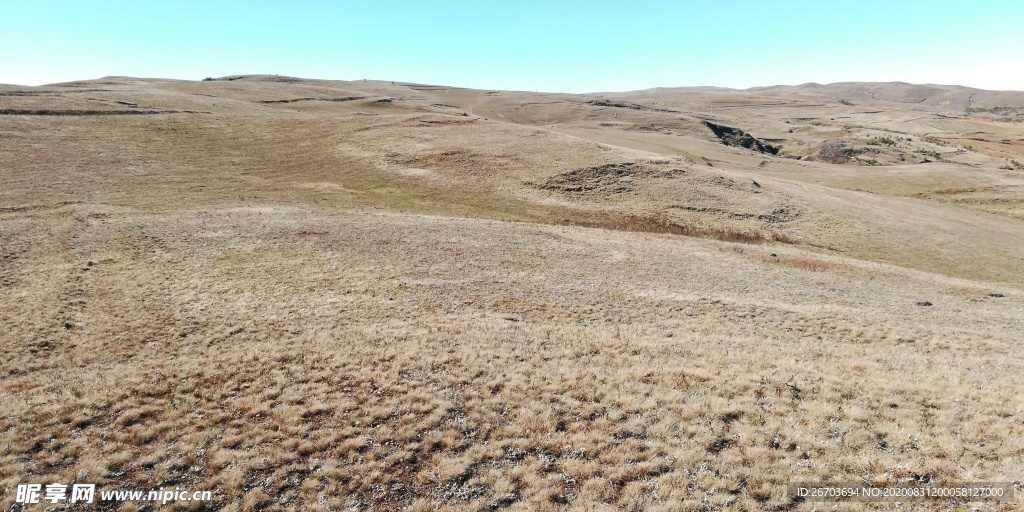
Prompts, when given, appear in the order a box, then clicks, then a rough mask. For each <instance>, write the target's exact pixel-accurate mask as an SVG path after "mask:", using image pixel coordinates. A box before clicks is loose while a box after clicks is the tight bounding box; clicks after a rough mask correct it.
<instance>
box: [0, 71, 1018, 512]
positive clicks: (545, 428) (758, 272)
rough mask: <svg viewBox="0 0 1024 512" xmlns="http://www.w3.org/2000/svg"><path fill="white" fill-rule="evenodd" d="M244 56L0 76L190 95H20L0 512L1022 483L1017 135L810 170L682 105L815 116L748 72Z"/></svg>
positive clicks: (482, 501)
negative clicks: (271, 72)
mask: <svg viewBox="0 0 1024 512" xmlns="http://www.w3.org/2000/svg"><path fill="white" fill-rule="evenodd" d="M230 81H231V83H226V82H217V83H205V82H203V81H197V82H185V81H145V80H140V81H136V80H120V79H105V81H104V82H103V84H102V87H100V86H95V87H94V86H92V85H89V83H80V84H76V85H75V86H66V87H64V86H53V87H42V88H33V89H31V90H25V89H9V90H8V89H5V88H4V87H3V86H0V108H9V109H14V110H17V111H22V110H43V109H47V110H76V111H83V112H84V111H89V110H96V111H100V110H103V111H114V110H124V109H127V108H131V107H127V105H126V104H137V105H140V106H145V108H147V109H148V108H150V107H149V106H150V105H153V106H154V107H153V108H154V109H156V108H159V109H174V110H175V111H177V113H174V114H168V113H163V112H161V113H157V114H152V115H145V116H129V115H100V114H83V115H76V116H56V115H50V116H39V115H34V116H27V115H8V116H3V117H2V118H0V121H2V122H3V126H2V127H0V177H2V178H3V179H4V182H5V183H7V184H9V185H10V186H5V187H0V325H3V329H2V331H0V350H2V351H3V352H2V355H3V358H2V359H0V375H3V378H2V379H0V396H2V397H3V399H2V400H0V415H2V417H3V418H4V420H3V422H2V428H0V446H3V447H4V451H3V453H0V489H4V490H3V491H0V508H3V509H5V510H7V509H13V510H20V509H19V508H18V506H16V505H15V504H14V503H13V499H14V496H13V493H12V490H13V489H15V488H16V486H17V485H18V484H22V483H44V484H45V483H50V482H65V483H67V482H89V483H96V484H98V486H99V487H100V488H105V489H118V488H133V489H153V488H159V487H173V486H180V487H182V488H185V487H188V488H194V489H200V490H212V491H213V492H214V494H215V502H214V503H213V504H207V505H206V506H207V507H208V508H210V509H225V510H349V509H358V510H403V509H404V510H424V511H425V510H442V511H443V510H448V511H456V510H562V509H573V510H701V511H729V510H801V509H802V508H806V507H805V505H806V504H804V503H800V502H799V501H797V500H793V499H792V498H791V497H789V496H787V494H786V484H787V483H789V482H792V481H812V480H832V481H835V480H851V481H858V482H862V481H863V482H873V483H877V484H879V485H886V484H894V483H901V482H907V481H912V480H913V481H944V480H950V481H956V480H966V481H1011V482H1013V481H1020V480H1022V479H1024V472H1022V469H1021V468H1022V467H1024V465H1022V464H1021V462H1022V459H1021V457H1022V455H1024V441H1022V439H1024V435H1022V434H1024V423H1022V421H1021V420H1022V417H1021V411H1020V406H1019V397H1020V396H1021V395H1022V393H1024V383H1022V382H1021V379H1019V377H1018V376H1019V375H1021V374H1022V373H1024V361H1022V360H1021V358H1020V357H1018V356H1016V354H1017V353H1018V352H1019V343H1020V333H1021V330H1022V328H1024V324H1022V323H1021V322H1022V320H1021V315H1020V312H1021V311H1022V310H1024V294H1022V293H1021V287H1022V286H1024V277H1022V276H1024V274H1022V273H1021V272H1020V268H1019V267H1020V261H1021V258H1022V257H1024V253H1022V251H1024V233H1022V231H1021V230H1020V226H1019V224H1020V220H1019V219H1018V218H1016V217H1014V216H1013V215H1014V212H1016V211H1018V209H1019V207H1020V204H1021V202H1020V197H1019V195H1015V194H1018V192H1017V191H1018V190H1021V188H1019V182H1018V181H1016V180H1018V179H1019V177H1020V176H1021V173H1005V172H996V171H994V170H993V169H994V167H996V165H998V164H1002V163H1004V162H1007V161H1008V162H1009V163H1006V164H1005V165H1008V166H1011V167H1013V168H1017V169H1019V168H1022V166H1021V164H1020V163H1019V162H1018V161H1017V160H1019V159H1020V157H1017V159H1009V160H1007V159H1003V158H995V157H989V156H988V155H987V154H986V153H987V149H988V148H990V147H993V146H989V145H986V144H988V142H986V140H979V141H977V142H976V143H975V144H976V145H977V146H978V147H979V149H981V150H982V151H979V152H978V153H977V154H976V155H971V159H972V160H977V161H979V162H984V163H985V164H984V165H979V166H978V167H972V168H968V169H961V168H959V167H958V166H954V165H946V164H938V165H925V166H910V165H907V166H905V167H902V168H879V169H875V170H871V171H870V172H868V171H867V170H864V169H858V168H853V167H838V166H833V165H825V164H823V163H821V160H818V159H817V158H818V155H819V154H820V155H824V156H825V157H835V158H836V159H838V160H841V159H843V158H847V159H849V158H856V160H855V162H856V163H860V164H861V165H882V164H885V165H888V164H889V163H891V162H892V160H893V158H894V155H893V154H894V153H896V152H897V151H895V150H890V149H888V148H887V147H882V146H890V145H888V144H878V145H874V146H871V147H867V148H865V146H862V145H860V144H861V143H862V141H864V140H865V139H867V138H868V137H869V135H865V134H866V133H880V132H882V131H883V130H890V131H889V133H900V132H898V131H896V130H900V129H903V128H904V127H902V126H901V125H900V124H899V122H902V121H894V120H893V119H894V118H890V117H885V116H887V115H889V114H880V115H879V117H878V118H871V119H870V121H871V122H872V123H874V124H877V125H878V127H877V128H871V129H870V130H872V131H870V132H869V130H868V129H866V128H855V129H854V128H851V130H854V131H855V133H848V132H844V131H840V130H838V129H836V127H835V126H832V127H831V128H832V129H831V130H805V131H800V132H798V133H794V132H788V133H786V135H785V136H786V137H790V138H788V139H784V140H783V139H765V140H768V141H770V142H771V143H772V144H780V145H784V147H785V149H786V151H787V152H792V153H793V154H796V155H799V156H798V157H806V158H804V159H803V160H801V161H796V160H793V159H789V158H775V157H773V156H771V155H767V154H764V155H763V154H758V153H752V152H751V151H749V150H748V149H745V148H743V147H729V146H724V145H722V144H719V143H717V142H716V139H715V138H714V137H713V134H711V133H709V132H708V130H707V128H705V127H704V125H703V124H702V123H700V122H699V121H694V120H692V119H690V118H689V116H688V114H681V113H680V112H679V110H681V109H683V108H684V107H683V106H682V105H693V104H699V101H707V99H708V98H709V97H710V98H711V99H715V100H719V99H721V97H720V96H715V95H719V94H723V95H725V94H728V95H729V96H728V98H729V100H730V101H729V104H730V105H738V106H737V107H735V108H732V109H731V110H729V111H728V115H729V116H730V117H733V118H735V119H737V120H740V121H741V122H742V123H748V122H749V127H748V126H746V124H744V126H745V128H744V129H749V130H751V131H752V132H754V131H755V130H757V131H756V132H755V133H758V135H759V136H765V135H762V134H761V131H762V130H763V133H764V134H767V135H766V136H773V134H778V133H784V130H785V129H786V128H791V127H792V125H789V124H786V123H783V122H782V121H780V120H779V119H782V118H783V117H788V116H795V115H796V116H799V115H808V116H810V115H814V113H813V110H812V111H811V114H803V113H802V111H801V109H802V108H804V107H793V106H792V105H790V104H787V105H786V106H782V107H778V106H773V105H772V104H771V102H778V101H780V100H779V99H778V98H775V97H773V98H771V101H770V102H769V101H767V100H763V99H762V98H758V97H756V96H750V95H747V94H746V93H742V92H718V91H713V92H707V91H705V90H700V91H698V92H695V93H693V95H687V94H690V93H684V92H680V93H678V94H679V95H680V96H679V98H681V99H679V100H675V99H674V97H673V96H669V95H667V93H665V92H663V91H662V92H659V93H658V96H657V97H656V100H651V99H650V98H649V97H645V96H644V93H635V94H632V95H631V96H630V97H629V99H628V104H629V105H636V106H637V107H638V108H636V109H634V108H615V109H614V111H615V112H614V114H613V113H612V112H609V111H607V110H611V108H610V107H607V106H602V105H595V104H590V103H582V104H581V103H580V102H579V101H576V100H564V101H563V100H559V99H557V98H555V96H553V95H543V96H541V99H543V101H541V102H538V101H536V99H537V98H538V96H536V95H534V94H531V93H502V94H487V93H485V92H482V91H472V90H468V89H453V88H442V87H434V86H418V85H417V86H415V87H413V86H411V85H409V84H404V85H402V84H397V85H396V84H392V85H388V84H387V83H382V82H368V83H367V82H329V83H323V82H312V81H305V80H300V79H294V80H291V79H290V80H288V81H280V80H277V79H274V80H268V81H260V80H258V79H255V78H253V77H244V76H233V77H231V79H230ZM673 94H675V93H673ZM708 95H712V96H708ZM829 97H835V95H832V94H830V95H829ZM857 97H859V96H857ZM296 99H300V101H295V100H296ZM381 99H392V101H390V102H381V101H380V100H381ZM609 101H613V102H616V103H626V102H627V100H621V101H620V100H618V99H613V100H609ZM654 101H659V102H663V104H662V105H661V106H659V108H651V107H649V105H654ZM744 101H749V105H750V106H749V108H747V107H744V106H743V102H744ZM864 101H865V102H867V101H869V100H867V99H865V100H864ZM118 102H122V103H118ZM723 103H725V102H721V101H720V102H719V103H716V105H719V104H723ZM438 105H441V106H438ZM468 105H473V106H474V108H475V109H476V112H477V113H478V114H480V113H481V112H485V114H483V115H484V116H490V119H496V118H497V114H498V113H499V112H501V113H503V115H504V117H505V118H506V119H505V120H502V121H487V120H485V119H484V118H483V117H481V118H475V117H474V118H470V117H468V116H462V115H460V109H463V108H467V106H468ZM662 106H664V107H666V108H662ZM667 107H673V108H667ZM515 108H518V109H519V111H515V110H514V109H515ZM685 108H689V107H685ZM887 108H889V107H887ZM915 108H918V107H915ZM445 109H448V110H449V111H450V112H448V111H446V110H445ZM600 109H606V110H600ZM858 110H860V109H858ZM203 111H207V112H212V113H211V114H196V113H194V112H203ZM715 111H716V113H717V112H719V109H718V107H717V106H716V109H715ZM491 112H494V113H495V114H493V115H492V114H491ZM512 112H518V114H517V115H516V116H513V115H511V114H512ZM548 112H550V113H551V116H552V118H553V119H554V118H556V117H557V118H558V120H559V121H558V123H559V124H558V125H551V126H549V127H545V128H538V127H534V126H524V125H517V124H516V123H515V122H514V121H512V120H509V119H516V118H518V119H524V120H530V119H537V118H543V117H545V115H546V114H547V113H548ZM794 112H797V113H796V114H794ZM612 115H615V116H617V117H609V116H612ZM858 115H865V116H867V115H871V114H858ZM918 115H920V113H919V112H915V113H913V116H918ZM776 118H778V119H776ZM609 119H615V121H614V123H611V124H612V125H613V126H601V124H600V123H609V122H610V121H609ZM796 119H800V120H799V121H798V122H800V123H804V122H806V119H807V118H803V117H801V118H796ZM748 120H752V121H748ZM876 121H877V122H876ZM975 121H977V120H975ZM857 122H859V121H857ZM929 122H934V124H936V126H937V128H936V129H937V130H944V133H946V132H948V130H947V128H948V127H949V126H956V125H955V124H953V123H954V121H945V120H941V119H936V120H932V121H929ZM955 122H956V123H963V122H965V121H964V120H963V119H960V120H956V121H955ZM773 123H774V124H773ZM942 123H949V124H942ZM739 124H740V123H739V122H738V123H737V125H739ZM993 124H994V123H993ZM621 126H671V127H672V132H673V135H671V136H669V135H668V134H667V133H664V132H659V131H657V130H624V129H622V128H621ZM865 126H869V124H867V123H866V122H865ZM870 126H874V125H870ZM1011 129H1012V127H1009V128H1007V127H1005V126H1003V127H1000V126H996V127H993V128H991V130H992V131H993V133H994V135H992V137H999V138H1009V137H1011V136H1014V137H1015V135H1012V134H1011V135H1007V133H1011ZM999 130H1002V132H999ZM805 132H806V133H805ZM825 132H827V133H828V135H827V136H828V137H829V139H828V140H822V139H823V136H822V134H823V133H825ZM996 132H999V133H996ZM677 134H683V135H685V136H677ZM775 136H777V137H779V135H775ZM985 136H987V135H982V136H979V138H983V137H985ZM891 138H892V139H893V140H895V141H899V142H900V143H902V141H903V139H902V138H900V137H898V136H893V137H891ZM907 140H908V141H909V139H907ZM853 144H857V146H856V147H853V146H852V145H853ZM998 147H999V149H1000V151H1001V152H1002V153H999V154H1004V155H1014V154H1017V153H1014V152H1015V151H1018V146H1016V145H1014V144H1012V143H1007V144H1000V146H998ZM826 149H827V151H826ZM864 150H869V151H870V152H869V153H867V154H869V155H871V157H872V158H871V159H860V157H859V155H862V154H864V153H862V151H864ZM899 151H900V152H902V151H903V149H902V148H901V149H900V150H899ZM908 151H909V150H908ZM947 151H949V150H947ZM916 152H917V153H918V154H922V155H929V156H932V155H934V157H935V158H936V159H938V157H939V153H937V152H934V151H928V150H923V149H918V150H916ZM712 163H713V164H714V166H713V167H712V166H711V165H710V164H712ZM994 178H995V179H994ZM947 187H948V188H947ZM978 210H983V211H984V212H985V213H978ZM993 213H994V214H993ZM936 241H939V242H941V243H936ZM979 248H981V249H983V250H979ZM919 304H920V305H919ZM924 304H928V306H927V307H923V305H924ZM933 505H934V506H933ZM1017 505H1019V503H1008V504H996V503H990V504H987V505H986V506H988V507H989V509H990V510H997V511H1006V512H1008V511H1010V510H1014V509H1016V508H1019V507H1017ZM45 506H48V505H44V506H40V507H39V508H40V509H43V508H44V507H45ZM915 506H916V505H915ZM951 507H954V505H953V504H950V503H943V502H935V503H928V504H925V505H922V506H921V507H918V508H924V509H933V508H934V509H938V510H948V509H950V508H951ZM125 508H130V507H125ZM139 508H140V509H143V510H148V509H147V508H146V507H144V506H141V507H139ZM849 508H850V509H853V510H858V508H857V506H851V507H849ZM172 509H183V510H200V509H203V507H201V506H199V504H177V505H176V506H173V507H172ZM916 509H917V508H915V510H916Z"/></svg>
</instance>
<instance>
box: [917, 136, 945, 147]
mask: <svg viewBox="0 0 1024 512" xmlns="http://www.w3.org/2000/svg"><path fill="white" fill-rule="evenodd" d="M921 140H922V141H924V142H927V143H929V144H935V145H938V146H948V145H949V143H948V142H946V141H945V140H942V139H940V138H938V137H930V136H925V137H921Z"/></svg>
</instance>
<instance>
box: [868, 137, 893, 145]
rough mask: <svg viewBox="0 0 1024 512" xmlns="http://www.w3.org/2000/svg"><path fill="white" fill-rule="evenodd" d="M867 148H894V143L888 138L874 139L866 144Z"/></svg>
mask: <svg viewBox="0 0 1024 512" xmlns="http://www.w3.org/2000/svg"><path fill="white" fill-rule="evenodd" d="M867 144H868V145H869V146H895V145H896V141H895V140H894V139H893V138H892V137H889V136H887V135H886V136H881V137H875V138H873V139H871V140H869V141H868V142H867Z"/></svg>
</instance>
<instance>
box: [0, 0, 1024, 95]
mask: <svg viewBox="0 0 1024 512" xmlns="http://www.w3.org/2000/svg"><path fill="white" fill-rule="evenodd" d="M0 19H2V20H3V30H2V31H0V83H14V84H20V85H39V84H44V83H53V82H61V81H70V80H78V79H86V78H99V77H102V76H109V75H126V76H137V77H154V78H156V77H159V78H180V79H189V80H200V79H202V78H204V77H207V76H214V77H216V76H225V75H232V74H242V73H269V74H279V75H291V76H300V77H305V78H324V79H340V80H350V79H361V78H371V79H380V80H396V81H410V82H423V83H432V84H443V85H457V86H469V87H475V88H493V89H518V90H540V91H561V92H567V91H571V92H595V91H624V90H635V89H645V88H650V87H674V86H690V85H718V86H725V87H736V88H746V87H753V86H760V85H776V84H800V83H805V82H819V83H828V82H838V81H896V80H899V81H904V82H914V83H943V84H960V85H968V86H973V87H979V88H986V89H1013V90H1024V28H1022V26H1024V1H1020V0H1008V1H987V0H972V1H969V2H949V1H943V0H932V1H901V0H887V1H875V0H858V1H856V2H850V1H828V0H825V1H792V2H786V1H771V0H761V1H756V2H751V1H743V0H706V1H701V2H686V1H675V2H669V1H665V2H649V1H642V0H641V1H633V2H601V1H588V2H575V1H563V2H558V1H546V2H545V1H536V2H518V3H513V2H501V1H476V2H468V1H451V2H415V1H378V2H374V1H360V2H342V1H337V2H328V1H324V2H311V1H309V2H302V1H293V2H263V1H258V0H250V1H237V2H217V1H215V0H208V1H189V0H178V1H162V2H161V1H151V2H146V1H142V0H139V1H124V2H115V1H105V2H98V1H88V0H74V1H47V0H31V1H14V0H12V1H4V2H2V3H0Z"/></svg>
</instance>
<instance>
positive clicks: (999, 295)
mask: <svg viewBox="0 0 1024 512" xmlns="http://www.w3.org/2000/svg"><path fill="white" fill-rule="evenodd" d="M988 296H989V297H992V298H993V299H1001V298H1003V297H1005V295H1003V294H1001V293H990V294H988Z"/></svg>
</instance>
